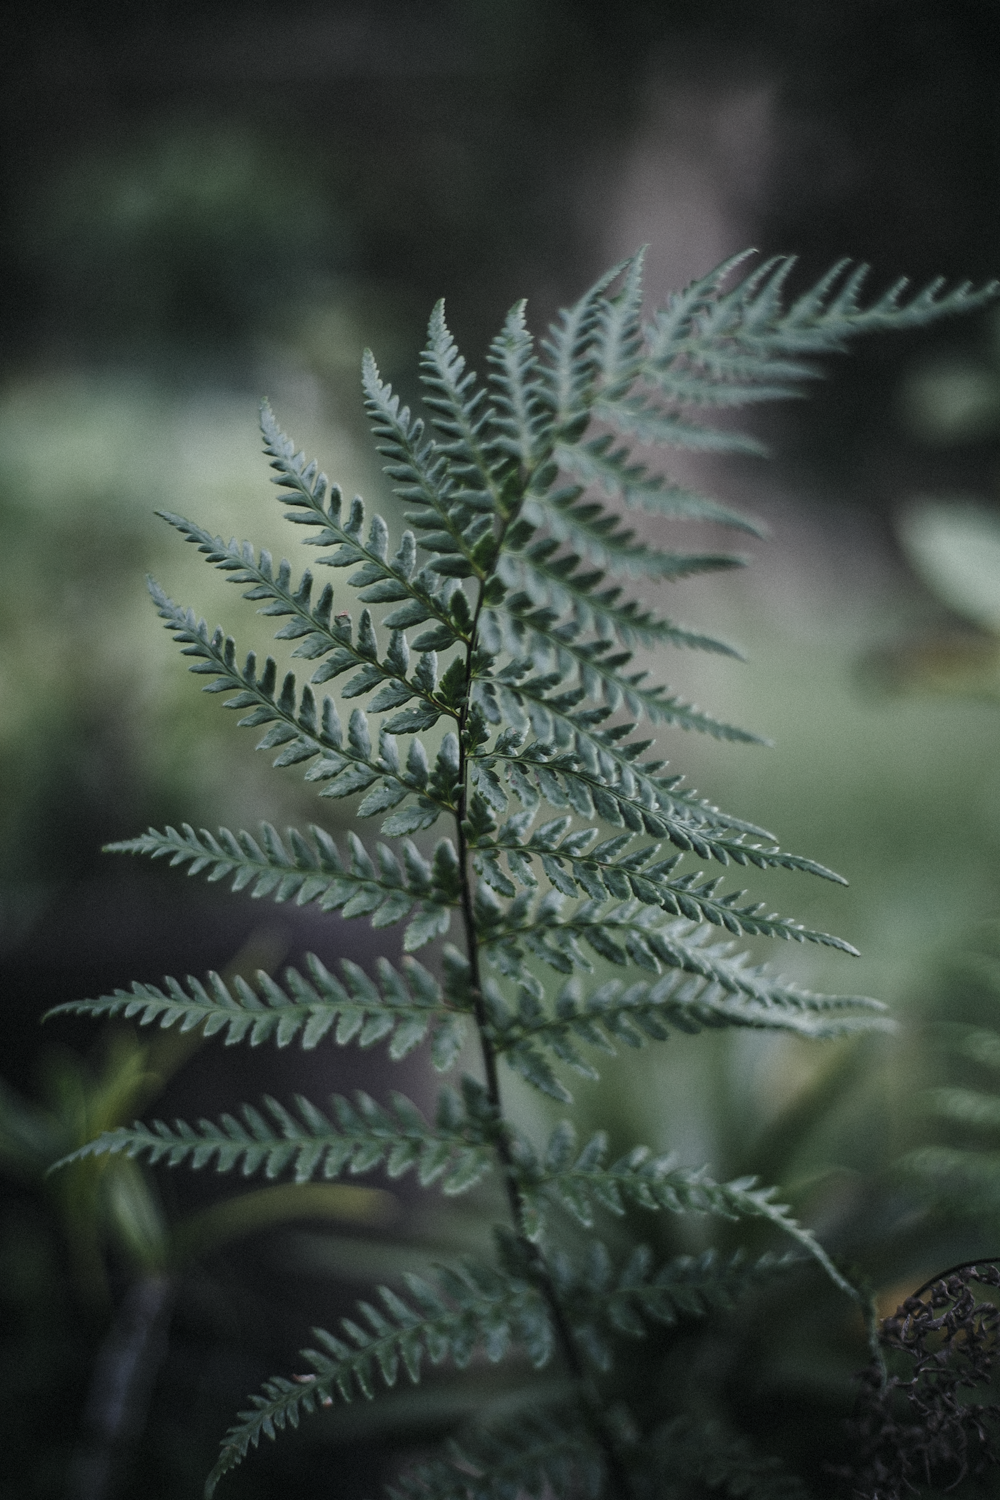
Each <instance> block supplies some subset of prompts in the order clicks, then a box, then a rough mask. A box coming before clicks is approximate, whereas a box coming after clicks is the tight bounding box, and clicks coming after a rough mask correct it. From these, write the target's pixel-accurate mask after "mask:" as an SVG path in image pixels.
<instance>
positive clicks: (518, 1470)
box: [388, 1406, 605, 1500]
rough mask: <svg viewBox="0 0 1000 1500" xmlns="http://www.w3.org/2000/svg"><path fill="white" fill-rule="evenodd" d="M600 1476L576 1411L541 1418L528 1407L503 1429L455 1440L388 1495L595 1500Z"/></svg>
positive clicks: (595, 1449) (400, 1499) (599, 1462)
mask: <svg viewBox="0 0 1000 1500" xmlns="http://www.w3.org/2000/svg"><path fill="white" fill-rule="evenodd" d="M604 1476H605V1464H604V1455H603V1454H602V1452H601V1450H600V1447H599V1446H598V1444H597V1443H595V1441H594V1437H593V1434H592V1433H591V1432H589V1431H588V1430H587V1428H586V1427H585V1426H584V1425H583V1423H582V1422H581V1421H580V1415H579V1412H578V1411H577V1410H576V1409H575V1408H573V1407H567V1408H565V1409H555V1410H550V1411H541V1412H540V1411H538V1410H537V1409H536V1407H535V1406H532V1407H531V1408H530V1409H525V1410H523V1411H519V1412H518V1413H517V1415H516V1417H515V1419H514V1420H513V1421H510V1422H508V1423H507V1424H505V1425H504V1426H503V1427H492V1428H487V1429H479V1430H477V1431H476V1432H474V1433H473V1434H471V1435H470V1436H469V1437H468V1438H464V1439H463V1440H462V1441H461V1442H456V1441H454V1440H453V1441H452V1442H450V1443H449V1444H448V1455H447V1457H440V1458H432V1459H430V1460H428V1461H427V1462H426V1463H422V1464H418V1465H417V1466H415V1467H414V1468H412V1469H410V1470H408V1471H405V1472H404V1473H403V1474H402V1475H401V1476H400V1478H399V1479H398V1480H397V1481H396V1483H395V1484H394V1485H390V1486H389V1487H388V1493H389V1495H390V1497H391V1500H511V1497H512V1496H513V1495H523V1496H530V1497H532V1500H543V1497H548V1496H550V1495H581V1496H584V1497H586V1500H598V1496H599V1495H600V1494H601V1493H602V1491H603V1487H604Z"/></svg>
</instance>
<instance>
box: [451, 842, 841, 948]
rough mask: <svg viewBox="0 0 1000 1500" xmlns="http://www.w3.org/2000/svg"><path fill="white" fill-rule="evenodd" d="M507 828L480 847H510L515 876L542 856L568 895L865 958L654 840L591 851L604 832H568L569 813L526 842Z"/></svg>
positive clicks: (553, 879)
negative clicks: (665, 855)
mask: <svg viewBox="0 0 1000 1500" xmlns="http://www.w3.org/2000/svg"><path fill="white" fill-rule="evenodd" d="M508 829H510V825H509V824H508V825H506V828H505V837H504V838H503V839H499V838H498V839H496V840H489V839H483V840H479V841H477V844H476V847H477V848H478V849H481V850H485V851H494V852H495V853H496V854H498V855H499V854H500V853H501V852H502V851H504V850H506V851H508V858H509V859H510V865H511V871H512V873H513V872H516V873H521V872H523V869H524V862H525V859H526V858H527V859H531V858H535V859H539V860H540V861H541V863H542V866H543V868H544V870H545V873H546V874H547V875H548V877H549V879H550V881H551V882H552V883H553V885H555V886H556V888H557V889H558V890H560V891H561V892H562V894H563V895H565V896H576V895H586V896H589V897H591V898H592V899H596V900H601V899H602V898H604V897H606V896H614V897H617V898H618V899H619V900H630V899H632V898H633V897H634V898H635V899H636V900H637V901H639V902H641V903H642V904H643V905H645V906H658V907H659V908H660V909H661V910H662V911H666V912H669V913H671V914H672V915H673V916H677V917H686V918H688V919H689V920H690V921H692V922H708V923H710V924H711V925H712V926H714V927H725V928H726V929H727V930H728V931H729V932H732V933H734V934H736V935H740V934H744V935H746V936H747V937H770V938H783V939H785V940H786V941H792V942H796V943H819V944H821V945H823V946H824V947H828V948H839V949H840V951H841V952H843V953H850V954H851V955H852V956H853V957H855V958H856V957H857V956H858V950H857V949H856V948H855V947H854V946H853V945H852V944H851V943H848V942H846V941H845V940H844V939H843V938H839V937H834V936H833V935H832V934H830V933H828V932H817V931H814V930H812V929H810V928H807V927H803V926H802V925H801V924H800V923H798V922H793V921H790V920H789V919H788V918H787V917H781V916H779V915H778V914H777V913H776V912H768V911H767V909H766V907H765V905H764V903H763V902H760V901H752V902H748V903H746V904H745V905H742V906H741V905H739V904H738V903H739V901H740V900H741V898H742V897H744V896H745V895H746V892H745V891H729V892H728V893H727V894H726V895H719V894H718V888H719V884H720V881H721V876H708V877H706V876H705V875H704V874H697V873H691V874H686V875H675V874H674V871H675V869H676V866H677V863H678V860H679V859H680V858H681V856H680V855H678V854H675V855H672V856H671V857H670V858H669V859H662V860H661V859H657V855H658V854H659V853H660V849H661V847H662V846H661V845H660V844H647V845H646V846H645V847H644V848H641V849H637V850H634V851H633V852H631V853H629V852H627V851H628V847H629V845H630V844H631V843H632V842H633V838H634V835H633V834H631V833H624V834H618V835H617V836H616V837H614V838H610V839H605V840H604V841H603V842H602V843H600V844H598V845H597V846H596V847H595V848H593V849H590V848H589V845H590V844H591V843H592V842H593V840H594V839H595V838H596V837H597V829H596V828H591V829H574V830H572V831H567V830H568V829H569V820H568V819H567V818H554V819H553V820H552V821H551V822H549V823H546V824H543V825H542V826H541V827H539V828H536V829H534V831H532V832H530V834H529V836H528V837H527V838H526V839H524V840H523V842H521V841H516V834H514V832H513V831H510V832H506V830H508ZM511 856H513V857H511ZM792 857H793V858H794V857H795V856H792ZM515 860H516V864H515Z"/></svg>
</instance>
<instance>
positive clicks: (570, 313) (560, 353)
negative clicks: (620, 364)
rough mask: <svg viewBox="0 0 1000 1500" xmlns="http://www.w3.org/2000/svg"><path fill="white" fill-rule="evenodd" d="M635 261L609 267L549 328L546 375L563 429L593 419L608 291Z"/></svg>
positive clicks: (558, 423) (569, 429)
mask: <svg viewBox="0 0 1000 1500" xmlns="http://www.w3.org/2000/svg"><path fill="white" fill-rule="evenodd" d="M631 264H632V261H631V258H630V259H629V260H623V261H620V262H619V263H618V265H616V266H612V267H611V269H610V270H609V271H605V273H604V275H603V276H599V277H598V279H597V281H595V282H594V285H593V286H592V287H591V288H590V289H589V291H587V292H585V293H584V294H583V296H582V297H581V298H580V299H579V301H578V302H576V303H574V305H573V306H572V307H570V308H566V309H564V310H563V311H562V312H561V313H560V314H559V317H558V319H557V320H556V322H555V323H553V324H552V325H551V327H550V329H549V337H548V338H547V339H546V341H545V343H544V344H543V346H542V347H543V349H544V350H545V353H546V354H547V355H548V363H547V364H546V365H545V366H544V367H543V372H542V378H543V380H544V381H545V384H546V388H547V391H548V394H549V400H550V403H551V406H552V410H553V415H554V426H555V428H556V430H557V432H559V433H566V432H569V433H573V432H574V431H575V429H576V428H578V427H579V426H580V424H581V423H582V424H583V425H586V422H587V420H589V415H590V408H591V405H592V404H593V398H594V392H595V389H596V386H597V381H598V376H599V368H600V359H599V351H600V348H601V344H602V324H603V323H604V321H605V317H606V311H605V307H606V303H605V298H604V293H605V292H606V291H607V289H608V287H609V286H611V285H612V284H613V283H614V282H615V281H616V280H617V279H618V277H619V276H620V275H621V274H622V272H623V271H625V270H626V269H627V268H628V267H630V266H631Z"/></svg>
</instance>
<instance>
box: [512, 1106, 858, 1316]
mask: <svg viewBox="0 0 1000 1500" xmlns="http://www.w3.org/2000/svg"><path fill="white" fill-rule="evenodd" d="M607 1155H608V1143H607V1137H606V1136H605V1135H604V1134H603V1132H598V1133H597V1134H596V1135H594V1136H592V1137H591V1139H590V1140H589V1141H588V1142H587V1144H586V1145H585V1146H584V1148H583V1150H582V1151H580V1152H579V1154H577V1140H576V1132H575V1131H574V1129H573V1127H572V1125H570V1124H569V1122H568V1121H565V1120H564V1121H562V1122H561V1123H560V1124H559V1125H558V1126H556V1129H555V1130H554V1131H553V1133H552V1135H551V1136H550V1138H549V1143H548V1146H547V1149H546V1152H545V1154H544V1157H539V1155H538V1154H537V1153H536V1152H535V1150H534V1148H533V1147H532V1146H531V1145H530V1144H529V1143H528V1142H527V1141H526V1140H525V1139H524V1138H523V1137H520V1136H519V1137H517V1140H516V1163H517V1169H518V1173H519V1177H520V1180H521V1185H522V1191H523V1193H524V1196H525V1200H526V1202H527V1203H528V1205H529V1227H530V1232H531V1233H532V1235H533V1236H534V1237H535V1238H538V1237H540V1236H541V1234H542V1232H543V1229H544V1222H545V1199H546V1198H548V1199H550V1200H552V1201H554V1202H556V1203H558V1204H559V1206H560V1207H561V1208H563V1209H565V1210H566V1211H567V1212H568V1213H569V1214H570V1215H571V1216H572V1217H573V1218H575V1219H576V1220H577V1222H578V1223H579V1224H581V1225H582V1226H583V1228H585V1229H591V1228H593V1225H594V1215H595V1211H596V1210H597V1209H598V1208H604V1209H606V1210H608V1212H610V1213H612V1214H615V1215H617V1216H621V1215H622V1214H624V1212H625V1206H626V1204H627V1203H634V1204H636V1205H637V1206H638V1207H640V1208H646V1209H652V1210H658V1209H665V1210H667V1211H668V1212H670V1213H678V1214H683V1213H707V1214H714V1215H717V1216H720V1217H722V1218H726V1219H744V1218H763V1219H766V1220H767V1221H768V1222H769V1223H771V1224H773V1225H774V1227H775V1228H777V1229H780V1230H781V1231H782V1233H784V1234H787V1235H789V1236H790V1237H791V1238H792V1239H793V1240H794V1241H795V1242H796V1244H798V1245H799V1247H800V1248H801V1249H802V1250H804V1251H806V1253H807V1254H808V1255H810V1256H811V1257H812V1258H813V1260H815V1261H817V1263H818V1264H819V1265H820V1266H822V1268H823V1270H824V1271H825V1272H826V1274H827V1276H828V1277H829V1278H830V1280H831V1281H832V1282H833V1283H834V1285H835V1286H837V1287H839V1289H840V1290H841V1291H843V1292H846V1293H847V1294H848V1295H849V1296H850V1297H853V1298H855V1299H856V1298H857V1293H856V1292H855V1291H854V1289H853V1287H852V1286H851V1285H850V1283H849V1282H847V1281H845V1279H844V1277H843V1276H842V1275H841V1274H840V1272H839V1271H838V1270H837V1268H836V1266H835V1265H834V1264H833V1262H832V1261H831V1260H830V1257H829V1256H828V1255H827V1253H826V1251H825V1250H824V1249H823V1247H822V1246H821V1245H820V1244H819V1242H818V1241H817V1240H816V1238H815V1236H814V1235H813V1234H812V1233H811V1232H810V1231H809V1230H808V1229H805V1228H804V1227H803V1226H802V1225H801V1224H799V1223H797V1221H796V1220H795V1219H793V1218H792V1217H791V1215H790V1213H789V1210H788V1208H787V1207H786V1206H784V1205H783V1204H779V1203H775V1201H774V1195H775V1193H776V1192H777V1191H778V1190H777V1188H773V1187H765V1188H761V1187H758V1186H757V1179H756V1178H755V1177H740V1178H737V1179H735V1180H734V1181H732V1182H725V1183H719V1182H715V1181H714V1180H713V1179H712V1178H711V1177H709V1175H708V1174H707V1172H706V1171H705V1170H704V1169H703V1168H699V1169H698V1170H694V1169H692V1168H687V1167H683V1168H682V1167H677V1166H675V1164H674V1158H673V1157H672V1156H654V1155H653V1154H652V1153H651V1152H650V1151H649V1149H648V1148H647V1147H645V1146H636V1147H634V1148H633V1150H631V1151H630V1152H628V1153H627V1155H625V1156H622V1157H620V1158H619V1159H618V1160H617V1161H616V1162H613V1163H612V1164H611V1165H610V1166H608V1165H606V1162H607Z"/></svg>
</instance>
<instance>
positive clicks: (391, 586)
mask: <svg viewBox="0 0 1000 1500" xmlns="http://www.w3.org/2000/svg"><path fill="white" fill-rule="evenodd" d="M260 426H261V432H262V433H263V437H264V451H265V452H266V453H267V454H268V456H269V457H270V458H271V467H272V468H273V469H277V471H278V473H277V476H276V477H275V478H274V480H273V483H274V484H276V485H279V486H280V487H281V488H282V489H285V490H288V491H291V493H290V494H289V495H287V496H286V500H287V502H288V503H289V504H290V505H292V506H294V507H295V509H294V510H292V511H286V513H285V519H286V520H288V521H292V522H295V523H297V524H299V525H303V526H316V527H319V528H320V534H319V536H317V537H310V538H308V540H307V545H309V546H313V547H335V548H336V551H335V552H334V553H333V554H332V556H330V557H320V558H317V562H319V563H322V564H325V565H326V566H328V567H334V568H345V567H351V566H353V565H354V564H359V565H360V567H359V571H358V572H357V573H355V574H353V575H352V576H351V577H350V578H349V579H348V582H349V583H350V584H352V585H353V586H354V587H355V588H358V589H360V590H361V593H360V594H359V596H358V597H359V598H360V599H361V600H362V602H363V603H367V604H374V603H384V602H386V601H395V602H399V601H402V603H401V604H400V608H399V609H397V610H394V611H393V613H392V614H390V615H389V616H387V617H386V619H385V622H384V623H385V625H386V626H387V627H388V628H389V629H401V628H403V627H404V626H408V625H419V624H421V623H422V622H423V621H425V620H430V619H436V620H437V621H438V622H439V624H440V625H441V626H442V628H444V629H445V630H447V631H448V632H449V633H454V634H455V635H456V638H460V639H465V638H466V637H464V636H463V635H462V629H463V627H462V625H461V623H456V620H455V617H454V614H453V612H452V610H451V609H450V607H449V599H450V597H451V592H452V585H451V584H450V583H449V582H448V581H447V580H445V582H444V583H442V581H441V579H440V578H439V577H437V576H436V575H435V574H434V573H433V572H428V571H427V570H426V569H421V570H420V571H419V572H414V568H415V564H416V549H415V545H414V540H413V533H412V532H404V533H403V538H402V541H401V543H400V547H399V551H398V552H397V553H396V555H395V557H394V558H392V559H391V560H390V559H389V557H388V549H387V546H386V538H387V533H386V528H385V522H384V521H383V520H382V518H381V517H380V516H375V517H374V518H373V520H372V525H371V531H370V535H369V540H368V542H367V544H366V543H365V542H364V540H363V526H364V506H363V504H362V502H361V500H360V499H359V498H357V497H355V499H354V502H353V503H352V505H351V508H350V513H349V516H348V519H347V520H346V521H343V522H342V521H341V515H340V507H341V501H342V496H341V492H340V490H339V489H338V488H337V486H336V485H334V486H333V487H332V488H331V489H330V492H329V499H327V485H328V483H329V481H328V480H327V477H326V475H325V474H320V473H318V466H317V464H316V463H315V461H313V462H311V463H307V462H306V457H305V454H304V453H302V452H297V451H296V449H295V445H294V443H293V442H292V440H291V438H289V437H287V436H286V434H285V433H283V432H282V431H281V429H280V427H279V426H278V424H277V421H276V420H275V417H274V413H273V412H272V411H271V408H270V406H269V405H268V404H267V402H266V401H265V402H264V403H263V404H262V405H261V413H260ZM302 511H305V514H304V515H303V514H301V512H302Z"/></svg>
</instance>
